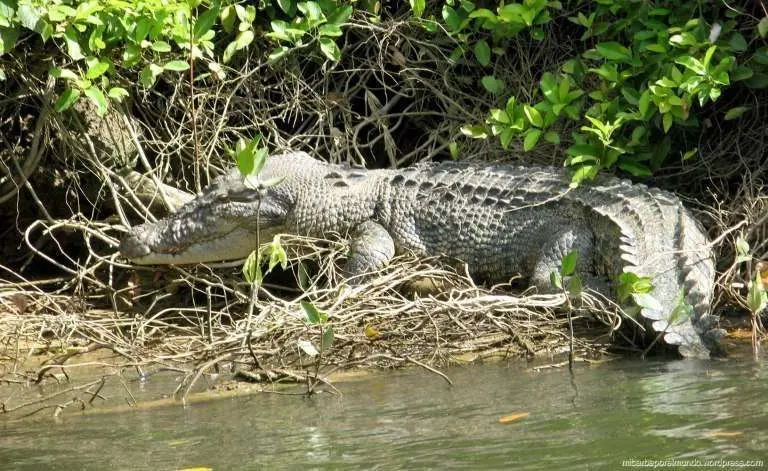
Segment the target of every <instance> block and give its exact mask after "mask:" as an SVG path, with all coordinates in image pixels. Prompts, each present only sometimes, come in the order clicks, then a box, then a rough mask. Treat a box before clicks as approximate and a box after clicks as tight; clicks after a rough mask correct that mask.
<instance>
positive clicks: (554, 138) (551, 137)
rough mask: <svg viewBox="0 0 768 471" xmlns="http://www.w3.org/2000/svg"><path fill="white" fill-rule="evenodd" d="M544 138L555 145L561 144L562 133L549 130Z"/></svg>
mask: <svg viewBox="0 0 768 471" xmlns="http://www.w3.org/2000/svg"><path fill="white" fill-rule="evenodd" d="M544 139H545V140H546V141H547V142H549V143H550V144H554V145H559V144H560V135H559V134H558V133H556V132H555V131H548V132H547V133H546V134H544Z"/></svg>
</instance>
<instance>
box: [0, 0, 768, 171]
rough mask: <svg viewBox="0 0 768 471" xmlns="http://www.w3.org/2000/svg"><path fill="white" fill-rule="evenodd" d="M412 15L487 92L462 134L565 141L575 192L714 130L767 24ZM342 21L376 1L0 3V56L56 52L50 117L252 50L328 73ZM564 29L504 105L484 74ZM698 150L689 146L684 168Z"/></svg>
mask: <svg viewBox="0 0 768 471" xmlns="http://www.w3.org/2000/svg"><path fill="white" fill-rule="evenodd" d="M410 7H411V11H410V15H411V21H412V23H413V24H414V25H415V26H418V27H422V28H424V29H425V30H427V31H428V32H429V33H430V34H431V35H432V36H433V37H434V38H436V39H437V38H438V37H444V36H446V35H447V36H449V37H450V38H451V39H452V40H454V41H455V44H456V47H455V49H454V51H453V54H452V55H451V57H450V61H451V63H452V64H453V65H454V66H456V67H459V66H461V67H470V68H473V69H475V70H481V71H482V74H481V75H482V78H481V79H480V80H479V83H478V84H477V88H476V91H477V93H478V94H482V93H487V102H488V109H489V113H488V116H487V118H486V119H485V120H484V122H475V123H467V125H466V126H464V127H463V128H462V132H463V133H464V134H466V135H468V136H471V137H473V138H488V137H490V136H496V137H498V138H499V140H500V143H501V145H502V146H503V147H505V148H506V147H507V146H509V145H510V143H511V142H513V141H514V140H517V139H519V140H521V141H522V145H523V149H524V150H526V151H527V150H530V149H533V148H534V147H536V146H546V145H555V146H561V145H566V146H567V155H568V157H567V162H566V164H567V165H570V166H571V167H573V168H574V170H575V172H574V180H575V181H578V180H581V179H584V178H591V177H592V176H594V175H595V174H596V173H597V172H598V171H599V170H600V169H603V168H611V167H614V166H617V167H619V168H620V169H622V170H624V171H626V172H629V173H631V174H633V175H635V176H643V175H649V174H651V173H652V172H653V171H655V170H657V169H658V168H660V167H661V166H662V164H663V163H664V162H665V160H666V159H667V157H668V156H669V154H670V150H671V149H672V142H671V139H670V132H671V131H672V130H673V128H681V129H682V128H690V127H695V126H703V125H705V123H702V122H701V119H700V115H699V111H700V110H702V109H706V108H708V111H709V112H712V111H714V112H716V113H719V114H721V115H722V117H723V118H724V119H725V120H731V119H739V118H740V117H741V116H742V115H743V114H744V113H748V112H749V106H748V105H746V104H745V103H735V104H732V103H727V104H726V103H723V100H722V98H721V96H722V95H723V93H724V92H727V91H728V90H729V89H730V88H733V87H737V86H738V87H747V88H756V89H759V88H766V87H768V44H766V41H765V37H766V34H767V33H768V16H767V15H766V11H765V9H764V8H763V5H762V4H761V2H755V3H754V4H753V5H751V6H750V8H751V10H742V9H739V8H737V7H735V6H730V5H726V4H723V3H718V2H663V1H655V2H653V1H640V0H598V1H596V2H582V1H578V2H566V3H565V4H563V3H561V2H559V1H547V0H525V1H523V2H522V3H501V4H499V5H490V4H486V3H483V2H473V1H471V0H461V1H457V0H446V1H445V2H444V3H439V2H438V3H429V4H427V3H425V1H424V0H410ZM355 12H357V13H355ZM353 15H357V16H359V18H360V19H363V18H365V19H366V20H367V21H369V22H373V23H376V22H379V21H380V19H381V15H382V9H381V4H380V3H379V2H375V1H365V2H349V3H348V2H335V1H332V0H320V1H303V2H297V1H295V0H276V1H271V0H262V1H260V2H254V3H251V2H245V3H243V2H234V1H231V0H215V1H201V0H189V1H179V0H171V1H160V0H134V1H125V0H107V1H103V0H88V1H76V0H0V60H1V59H2V55H3V54H8V53H10V52H12V51H13V49H14V47H15V46H16V45H17V44H18V43H20V42H23V41H26V40H29V38H30V37H31V36H34V35H35V34H36V35H38V36H39V39H42V41H43V42H46V43H49V44H50V43H53V44H55V46H56V47H57V48H59V49H60V50H61V52H62V54H61V55H60V56H58V57H55V58H54V61H53V66H52V67H51V68H50V71H49V74H50V76H52V77H55V78H57V79H59V80H60V81H61V82H62V84H63V88H62V89H61V93H60V96H59V98H58V102H57V105H56V108H57V110H59V111H61V110H64V109H66V108H68V107H69V106H71V105H72V104H73V103H74V102H75V101H76V100H77V99H78V98H79V97H81V96H83V95H84V96H86V97H87V98H89V99H90V100H92V101H93V102H94V103H96V104H97V106H98V108H99V110H100V111H101V112H104V111H105V110H106V108H107V106H108V99H107V97H109V98H112V99H114V100H121V99H123V98H124V97H126V96H127V95H128V94H129V92H128V91H127V89H126V87H127V86H128V85H127V84H124V83H119V82H116V80H115V77H116V74H115V73H114V72H115V71H116V70H117V69H121V70H125V71H133V72H134V73H135V78H136V80H137V82H138V83H140V84H141V86H143V87H146V88H149V87H153V86H154V84H155V83H156V81H157V79H158V77H160V76H161V75H164V74H174V73H186V72H188V73H189V74H190V77H192V78H193V80H194V81H196V82H197V81H201V80H225V79H226V77H227V73H226V70H227V69H226V64H227V63H228V62H229V61H231V60H232V58H233V56H234V55H235V54H237V53H238V51H241V50H243V49H245V48H248V47H249V46H252V45H254V44H257V45H258V46H257V47H260V48H262V49H263V51H264V52H263V53H264V55H265V56H266V57H265V59H266V63H267V64H272V66H279V65H277V64H278V63H279V61H280V60H281V58H284V57H285V56H287V55H289V54H291V53H293V52H295V51H299V50H307V51H312V52H316V51H319V52H320V54H315V55H310V56H309V57H308V58H307V60H315V61H319V62H324V63H325V64H324V66H325V67H327V68H332V67H333V64H334V63H335V62H337V61H339V59H340V55H341V50H340V48H339V46H338V42H339V41H344V31H343V29H344V25H345V24H347V23H348V22H349V21H350V19H351V18H352V16H353ZM555 25H556V26H555ZM568 25H571V26H570V27H571V30H570V34H572V35H573V40H574V42H577V41H578V43H579V44H581V47H579V48H578V49H579V50H580V52H579V54H578V55H575V56H573V57H571V58H570V59H569V60H567V61H564V62H563V63H561V64H559V65H558V67H557V68H556V69H554V70H543V71H536V72H537V73H538V77H539V87H538V88H539V93H537V94H535V95H534V96H532V97H527V98H521V97H517V96H514V95H513V96H508V95H509V92H508V88H507V87H506V86H505V82H504V80H503V77H499V73H498V71H497V70H496V67H495V66H496V63H497V62H498V59H499V58H500V57H503V56H504V55H505V54H508V53H510V51H511V49H510V44H512V43H513V42H520V41H524V42H527V43H529V44H530V47H534V48H535V47H536V43H537V42H539V41H542V40H544V39H545V38H546V36H547V35H548V34H550V28H552V27H557V28H561V29H562V28H568V27H569V26H568ZM1 66H2V65H1V63H0V67H1ZM0 74H2V69H1V68H0ZM169 80H173V79H172V78H171V79H169ZM721 103H722V104H721ZM499 105H502V106H499ZM478 118H480V117H478ZM478 121H480V119H478ZM564 121H572V122H576V123H578V127H577V128H576V129H575V132H572V133H570V135H567V134H566V135H563V131H562V129H563V122H564ZM565 129H566V130H568V129H569V128H568V126H566V127H565ZM452 149H453V150H455V148H452ZM696 151H697V149H696V148H695V146H690V148H688V149H685V150H684V151H683V152H682V153H681V154H682V158H683V159H688V158H691V157H693V156H695V155H696Z"/></svg>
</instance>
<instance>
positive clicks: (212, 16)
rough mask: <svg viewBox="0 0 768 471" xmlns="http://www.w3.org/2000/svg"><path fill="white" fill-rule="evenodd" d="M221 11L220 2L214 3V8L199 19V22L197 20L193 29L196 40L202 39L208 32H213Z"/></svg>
mask: <svg viewBox="0 0 768 471" xmlns="http://www.w3.org/2000/svg"><path fill="white" fill-rule="evenodd" d="M219 11H220V4H219V2H218V1H214V2H213V6H212V7H211V8H210V9H209V10H207V11H206V12H204V13H203V14H202V15H199V16H198V17H197V20H195V27H194V29H193V35H194V38H195V40H198V39H200V38H202V37H203V36H204V35H205V34H206V33H207V32H208V31H210V30H211V28H212V27H213V25H214V24H215V23H216V19H217V18H218V17H219ZM187 31H189V30H187Z"/></svg>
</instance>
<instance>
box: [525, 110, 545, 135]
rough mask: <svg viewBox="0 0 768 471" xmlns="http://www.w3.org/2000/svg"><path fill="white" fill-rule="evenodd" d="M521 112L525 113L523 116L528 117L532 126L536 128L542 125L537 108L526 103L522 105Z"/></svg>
mask: <svg viewBox="0 0 768 471" xmlns="http://www.w3.org/2000/svg"><path fill="white" fill-rule="evenodd" d="M523 112H524V113H525V117H526V118H528V122H529V123H531V124H532V125H533V126H536V127H537V128H540V127H542V126H544V120H543V119H542V118H541V114H540V113H539V110H537V109H536V108H534V107H532V106H531V105H529V104H527V103H526V104H525V105H523ZM537 139H538V138H537Z"/></svg>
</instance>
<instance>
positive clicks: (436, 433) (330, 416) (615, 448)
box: [0, 358, 768, 470]
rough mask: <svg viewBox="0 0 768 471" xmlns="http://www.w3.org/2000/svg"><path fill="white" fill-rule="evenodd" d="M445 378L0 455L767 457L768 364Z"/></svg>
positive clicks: (34, 429)
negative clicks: (449, 381) (450, 382)
mask: <svg viewBox="0 0 768 471" xmlns="http://www.w3.org/2000/svg"><path fill="white" fill-rule="evenodd" d="M444 372H445V373H446V374H447V375H448V376H449V377H450V378H451V379H452V380H453V381H454V385H453V386H449V385H448V384H447V383H446V382H444V381H443V380H442V379H441V378H440V377H438V376H437V375H434V374H430V373H427V372H425V371H424V370H418V369H413V370H410V369H409V370H401V371H386V372H375V373H373V374H372V375H368V376H365V377H364V378H362V379H355V380H341V381H339V382H338V383H337V386H338V387H339V389H340V390H341V391H342V393H343V395H342V396H335V395H332V394H319V395H316V396H313V397H311V398H306V397H302V396H289V395H278V394H266V393H262V394H257V395H251V396H245V397H235V398H227V399H221V400H215V401H208V402H199V403H192V404H191V405H187V406H186V407H183V406H181V405H178V404H177V405H172V406H167V407H161V408H154V409H139V410H129V411H127V412H121V413H101V414H86V415H77V414H75V415H72V414H70V415H67V416H65V417H64V418H63V419H62V420H60V421H53V420H52V419H46V420H37V421H29V422H13V423H10V422H9V423H5V424H3V423H0V464H2V469H28V470H38V469H61V470H81V469H152V470H155V469H185V468H194V467H203V468H211V469H216V470H230V469H386V470H390V469H441V470H442V469H547V470H549V469H633V468H635V467H637V468H639V467H640V466H638V465H641V464H645V465H649V464H654V462H652V461H644V460H664V459H670V460H671V459H674V460H680V461H676V462H673V463H674V464H676V465H677V466H683V465H685V464H688V465H697V467H696V468H693V469H702V468H699V467H698V466H699V465H701V466H704V465H706V466H710V467H711V469H735V468H734V467H731V466H730V465H741V466H742V468H740V469H762V468H763V467H766V466H768V405H767V404H768V403H767V402H766V395H767V393H768V387H766V384H767V383H766V380H765V376H766V373H768V370H767V369H766V363H765V362H763V361H754V360H751V359H749V358H729V359H725V360H717V361H714V360H713V361H691V360H687V361H653V360H649V361H639V360H618V361H612V362H607V363H602V364H599V365H590V366H587V365H583V366H577V367H576V368H575V370H574V372H573V376H571V375H570V374H569V372H568V369H567V368H549V369H543V370H536V369H534V368H532V367H531V366H526V365H524V364H520V363H510V364H497V365H480V366H466V367H457V368H449V369H446V370H444ZM525 413H527V414H528V415H527V416H524V417H522V418H519V419H517V420H512V421H511V422H509V423H500V422H499V419H500V418H502V417H507V416H510V415H514V414H517V416H518V417H520V416H521V415H523V414H525ZM708 460H715V461H708ZM740 460H741V461H740ZM760 460H762V463H761V462H760ZM670 463H671V462H666V463H662V464H670ZM656 464H659V463H656ZM717 465H729V466H728V467H724V468H720V467H716V466H717Z"/></svg>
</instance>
